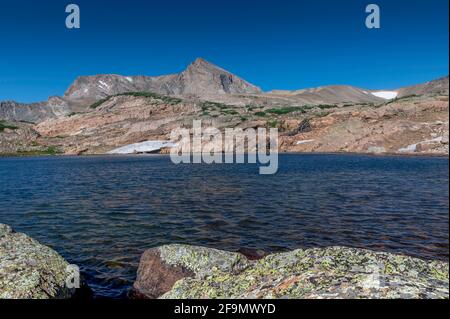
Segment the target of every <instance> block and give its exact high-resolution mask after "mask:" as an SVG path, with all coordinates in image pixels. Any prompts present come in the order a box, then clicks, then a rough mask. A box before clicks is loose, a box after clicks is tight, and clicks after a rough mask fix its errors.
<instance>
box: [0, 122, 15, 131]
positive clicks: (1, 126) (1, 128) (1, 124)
mask: <svg viewBox="0 0 450 319" xmlns="http://www.w3.org/2000/svg"><path fill="white" fill-rule="evenodd" d="M5 129H10V130H17V129H18V127H17V126H14V125H12V124H8V123H6V122H4V121H0V132H3V131H4V130H5Z"/></svg>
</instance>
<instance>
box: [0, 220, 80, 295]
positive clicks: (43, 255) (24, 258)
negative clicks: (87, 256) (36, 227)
mask: <svg viewBox="0 0 450 319" xmlns="http://www.w3.org/2000/svg"><path fill="white" fill-rule="evenodd" d="M68 266H69V264H68V262H67V261H65V260H64V259H63V258H62V257H61V256H60V255H59V254H58V253H57V252H55V251H54V250H53V249H51V248H49V247H46V246H44V245H41V244H40V243H38V242H37V241H35V240H33V239H32V238H30V237H28V236H26V235H24V234H20V233H15V232H14V231H13V230H12V229H11V227H9V226H7V225H3V224H0V299H52V298H70V297H72V296H73V295H74V294H75V291H74V290H73V289H68V288H66V284H65V281H66V278H67V277H68V275H69V274H68V273H67V270H68V268H67V267H68Z"/></svg>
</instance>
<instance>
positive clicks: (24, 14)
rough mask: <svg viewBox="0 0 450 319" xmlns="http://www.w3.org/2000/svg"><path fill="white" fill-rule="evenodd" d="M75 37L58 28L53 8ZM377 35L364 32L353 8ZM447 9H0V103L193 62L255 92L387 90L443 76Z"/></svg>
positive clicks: (5, 1)
mask: <svg viewBox="0 0 450 319" xmlns="http://www.w3.org/2000/svg"><path fill="white" fill-rule="evenodd" d="M69 3H76V4H78V5H79V6H80V9H81V29H80V30H68V29H66V28H65V18H66V13H65V6H66V5H67V4H69ZM369 3H377V4H379V5H380V7H381V14H382V17H381V23H382V25H381V29H380V30H369V29H366V28H365V24H364V21H365V17H366V13H365V6H366V5H367V4H369ZM448 23H449V21H448V1H447V0H408V1H406V0H367V1H363V0H345V1H335V0H327V1H326V0H315V1H312V0H310V1H300V0H298V1H297V0H227V1H215V0H214V1H213V0H208V1H207V0H190V1H189V0H171V1H152V0H127V1H112V0H111V1H107V0H101V1H95V0H90V1H87V0H71V1H56V0H54V1H51V0H40V1H35V0H33V1H32V0H29V1H23V0H15V1H12V0H2V1H1V2H0V57H1V59H0V100H5V99H13V100H18V101H21V102H30V101H39V100H45V99H46V98H47V97H48V96H50V95H62V94H63V93H64V91H65V90H66V88H67V87H68V86H69V85H70V83H71V82H72V81H73V80H74V79H75V78H76V77H77V76H79V75H92V74H99V73H117V74H124V75H159V74H166V73H174V72H179V71H181V70H183V69H184V68H185V67H186V65H187V64H189V63H190V62H191V61H192V60H194V59H195V58H196V57H204V58H205V59H207V60H210V61H211V62H214V63H216V64H218V65H219V66H221V67H223V68H225V69H228V70H229V71H231V72H233V73H236V74H237V75H239V76H241V77H243V78H244V79H246V80H248V81H250V82H252V83H254V84H256V85H258V86H261V87H262V88H263V89H264V90H271V89H299V88H305V87H314V86H319V85H327V84H351V85H355V86H359V87H364V88H369V89H382V88H386V89H387V88H396V87H399V86H404V85H410V84H415V83H419V82H424V81H428V80H430V79H434V78H437V77H440V76H444V75H447V74H448V56H449V48H448V45H449V43H448Z"/></svg>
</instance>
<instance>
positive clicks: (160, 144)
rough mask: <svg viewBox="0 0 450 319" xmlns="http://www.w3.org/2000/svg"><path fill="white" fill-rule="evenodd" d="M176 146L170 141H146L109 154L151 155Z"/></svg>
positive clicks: (117, 149) (120, 148)
mask: <svg viewBox="0 0 450 319" xmlns="http://www.w3.org/2000/svg"><path fill="white" fill-rule="evenodd" d="M175 146H176V144H174V143H172V142H170V141H146V142H142V143H135V144H130V145H125V146H123V147H119V148H116V149H114V150H112V151H110V152H108V154H135V153H151V152H155V151H159V150H161V149H162V148H165V147H169V148H171V147H175Z"/></svg>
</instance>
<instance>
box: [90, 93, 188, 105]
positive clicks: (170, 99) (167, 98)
mask: <svg viewBox="0 0 450 319" xmlns="http://www.w3.org/2000/svg"><path fill="white" fill-rule="evenodd" d="M116 96H134V97H146V98H152V99H155V100H161V101H163V102H165V103H168V104H170V105H176V104H179V103H181V102H182V101H183V100H181V99H178V98H174V97H170V96H165V95H160V94H156V93H152V92H126V93H120V94H116V95H110V96H108V97H106V98H104V99H101V100H99V101H97V102H95V103H93V104H92V105H91V106H90V108H91V109H96V108H98V107H99V106H101V105H102V104H103V103H105V102H107V101H109V100H110V99H111V98H113V97H116Z"/></svg>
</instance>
